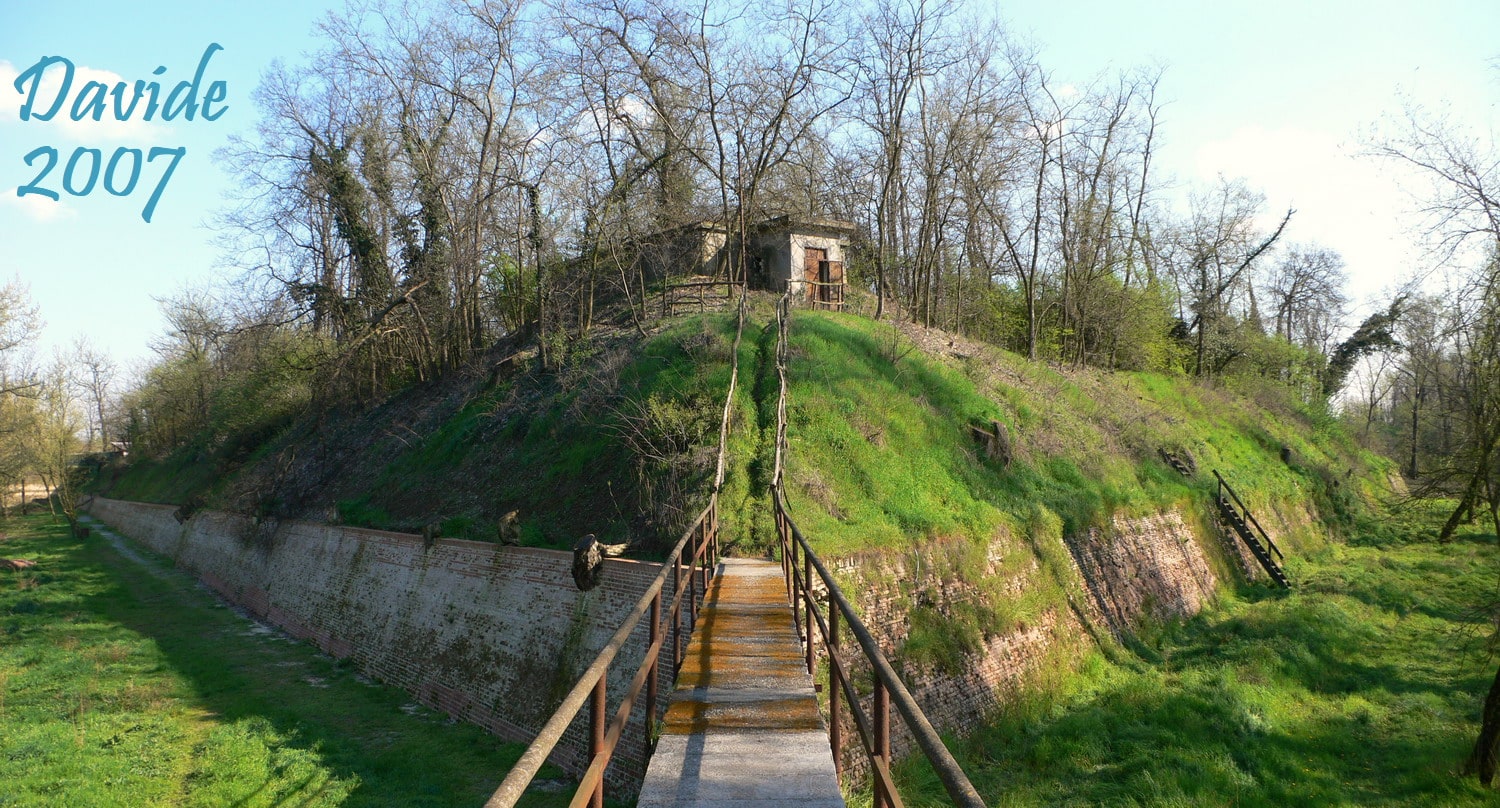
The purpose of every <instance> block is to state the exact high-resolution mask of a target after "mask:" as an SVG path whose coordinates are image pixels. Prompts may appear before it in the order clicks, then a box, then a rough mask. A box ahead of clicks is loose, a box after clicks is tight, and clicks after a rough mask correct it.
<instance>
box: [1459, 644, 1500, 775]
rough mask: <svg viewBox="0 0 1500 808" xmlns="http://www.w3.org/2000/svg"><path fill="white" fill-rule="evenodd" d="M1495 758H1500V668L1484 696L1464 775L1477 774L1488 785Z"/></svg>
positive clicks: (1492, 773) (1492, 772)
mask: <svg viewBox="0 0 1500 808" xmlns="http://www.w3.org/2000/svg"><path fill="white" fill-rule="evenodd" d="M1497 760H1500V669H1497V670H1496V671H1495V681H1494V682H1493V683H1492V684H1491V685H1490V692H1489V695H1487V696H1485V698H1484V723H1483V724H1482V725H1481V726H1480V729H1479V738H1478V739H1477V740H1475V741H1474V750H1473V751H1472V752H1470V753H1469V759H1468V760H1467V761H1466V762H1465V763H1464V771H1463V773H1464V776H1466V777H1468V776H1477V777H1478V778H1479V782H1481V783H1483V784H1484V785H1489V784H1490V782H1491V781H1493V780H1494V779H1495V766H1496V763H1497Z"/></svg>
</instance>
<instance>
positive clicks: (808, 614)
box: [771, 295, 984, 808]
mask: <svg viewBox="0 0 1500 808" xmlns="http://www.w3.org/2000/svg"><path fill="white" fill-rule="evenodd" d="M776 317H777V326H778V337H777V346H776V373H777V376H778V378H779V381H780V385H781V390H780V394H779V397H778V399H777V402H776V454H775V465H774V467H773V471H772V477H771V479H772V493H773V496H772V501H773V505H774V513H775V520H776V534H777V537H778V539H779V541H780V546H781V564H782V573H783V574H784V575H785V578H786V586H787V596H788V598H790V600H791V602H792V614H793V618H794V619H795V621H796V623H797V627H798V631H799V632H800V633H801V634H802V638H803V643H804V650H805V654H806V655H805V660H804V661H805V662H806V665H807V672H808V673H809V674H814V673H815V671H816V669H817V655H818V650H817V649H818V646H819V645H820V644H821V646H822V653H823V656H824V657H825V658H826V659H827V660H828V676H829V680H830V682H829V685H830V686H829V688H828V715H829V718H828V742H829V746H830V748H831V750H832V752H833V762H834V767H835V769H836V770H838V772H839V775H840V777H842V774H843V772H842V756H843V743H844V739H843V730H842V726H841V723H840V716H841V713H842V712H843V709H844V707H843V706H842V703H844V702H847V705H848V706H847V709H848V710H849V714H850V717H851V718H852V719H853V721H854V725H855V730H856V732H857V734H858V736H859V737H858V740H859V742H860V746H861V747H862V748H863V750H864V752H865V755H866V757H867V758H868V760H869V763H870V772H871V780H872V783H871V791H872V792H873V794H874V806H875V808H901V806H902V802H901V796H900V794H899V793H898V791H897V789H896V784H895V781H894V780H893V779H892V777H891V770H890V767H891V733H890V708H891V705H892V703H893V702H894V704H895V707H896V712H897V713H898V714H899V715H900V716H901V719H902V720H903V721H904V722H905V724H906V728H907V730H908V731H910V732H911V735H912V737H913V738H914V739H915V740H916V742H917V746H918V747H920V748H921V750H922V753H923V754H924V755H926V757H927V760H928V762H929V763H930V764H931V765H932V768H933V771H934V772H936V773H937V775H938V778H939V779H940V780H941V781H942V783H943V788H944V790H946V791H947V792H948V796H949V798H950V799H951V800H952V801H953V804H954V805H957V806H961V807H962V808H984V801H983V800H981V799H980V798H979V792H978V791H976V790H975V789H974V786H973V784H972V783H970V782H969V778H968V776H967V775H965V774H964V772H963V769H962V768H960V767H959V765H958V762H957V761H956V760H954V759H953V755H952V754H951V753H950V752H949V751H948V747H947V746H945V745H944V744H943V741H942V738H941V737H939V736H938V734H937V730H935V729H933V727H932V724H931V722H929V721H928V720H927V716H926V715H924V714H923V712H922V708H921V707H919V706H918V705H917V702H916V700H915V699H914V698H912V695H911V692H910V691H908V690H907V688H906V685H905V684H903V683H902V681H901V679H900V677H899V676H897V675H896V671H895V669H894V668H892V667H891V664H890V662H889V661H888V660H887V659H886V658H885V654H884V652H882V651H881V650H880V644H879V643H878V642H876V640H875V637H874V635H872V634H871V633H870V630H869V629H868V628H866V627H865V624H864V622H863V621H861V620H860V619H859V615H858V614H856V613H855V611H854V607H853V606H852V605H851V604H850V603H849V600H848V598H846V597H845V596H844V593H843V590H842V589H840V587H839V585H838V583H837V582H836V581H835V580H834V578H833V575H832V574H831V573H830V572H829V571H828V568H827V567H826V566H824V565H823V562H822V561H821V560H820V559H819V558H818V556H817V554H816V553H814V552H813V550H812V547H811V546H809V545H808V542H807V539H806V538H804V537H803V535H802V531H800V530H799V529H798V528H797V525H796V523H795V522H794V521H792V518H791V515H790V513H789V512H788V510H787V506H786V500H785V497H784V490H783V485H782V472H783V470H784V463H785V460H786V447H787V437H786V428H787V424H786V401H787V377H786V365H787V361H786V360H787V356H788V349H787V336H788V333H789V329H790V319H791V318H790V297H789V296H788V295H783V296H782V298H781V301H780V302H779V303H778V305H777V309H776ZM814 575H816V578H814ZM818 583H821V585H822V587H823V590H824V592H826V593H827V596H826V597H827V608H826V614H825V611H824V609H823V608H822V605H821V604H820V598H819V597H818V595H817V592H816V591H815V587H816V586H817V584H818ZM814 625H816V626H817V630H818V634H817V635H816V636H817V638H818V640H820V641H821V642H817V641H815V640H814V636H815V635H814V634H813V627H814ZM841 625H845V626H848V629H849V631H850V632H852V633H853V634H854V638H855V641H856V643H857V645H858V647H859V649H860V651H861V652H862V653H863V655H864V657H865V660H866V661H867V662H868V663H869V665H870V669H871V671H872V672H873V674H874V676H873V679H874V694H873V699H872V704H871V707H872V710H871V711H870V712H868V713H867V712H866V711H865V709H864V707H863V705H862V704H861V701H860V694H859V692H858V690H857V689H856V688H855V686H854V682H853V680H852V677H851V676H850V671H849V669H848V665H847V662H846V660H845V658H844V656H843V654H842V652H841V650H840V648H839V634H840V626H841Z"/></svg>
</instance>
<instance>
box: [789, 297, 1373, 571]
mask: <svg viewBox="0 0 1500 808" xmlns="http://www.w3.org/2000/svg"><path fill="white" fill-rule="evenodd" d="M914 339H918V340H924V341H926V342H931V343H935V344H936V345H939V346H941V347H940V349H939V350H940V351H941V352H940V353H929V352H928V351H924V350H922V349H921V347H920V346H919V345H918V344H916V343H914V341H913V340H914ZM949 339H950V338H949V337H947V336H945V335H934V334H930V333H929V334H922V333H920V332H909V331H898V330H897V329H895V328H893V327H892V326H890V325H885V324H880V323H876V322H873V321H871V320H868V319H864V318H860V317H855V316H850V315H840V314H832V313H826V312H798V313H797V315H796V317H795V319H794V321H793V326H792V330H791V340H792V351H793V361H792V364H791V378H790V381H791V391H790V400H791V409H790V412H789V418H790V426H789V434H790V441H791V444H792V446H791V462H790V467H789V485H788V488H789V494H790V496H791V500H792V503H793V506H794V507H795V508H796V510H797V518H798V520H799V524H800V525H801V527H802V528H803V532H804V533H805V534H807V535H808V536H810V537H813V538H814V540H815V541H817V542H819V543H820V544H821V546H823V547H824V548H825V549H826V551H827V552H829V553H831V554H841V553H845V552H849V551H854V550H860V549H866V548H871V547H876V548H878V547H890V548H899V547H901V546H903V545H906V544H908V543H910V542H912V541H914V540H915V541H922V540H930V539H943V538H958V537H964V538H970V539H989V538H993V537H994V536H995V535H996V534H997V533H999V534H1006V533H1010V534H1019V533H1024V532H1025V529H1026V526H1027V525H1028V524H1033V523H1035V522H1036V521H1037V519H1038V515H1039V512H1041V515H1042V516H1043V517H1045V518H1044V519H1043V521H1047V520H1049V519H1050V518H1051V517H1055V518H1056V519H1057V520H1058V521H1060V523H1061V528H1062V530H1063V531H1064V532H1066V533H1069V534H1072V533H1075V532H1078V531H1081V530H1083V529H1085V528H1087V527H1089V526H1092V525H1103V524H1106V523H1107V522H1108V520H1109V518H1110V517H1111V515H1113V514H1115V513H1124V514H1129V515H1134V514H1141V513H1148V512H1153V511H1156V510H1160V509H1162V508H1168V507H1174V506H1186V507H1188V508H1189V509H1200V508H1201V507H1202V506H1204V504H1205V503H1207V502H1208V501H1209V498H1210V495H1211V493H1212V491H1213V489H1214V479H1213V477H1212V475H1211V474H1210V469H1215V468H1217V469H1219V470H1220V471H1222V472H1223V473H1224V474H1225V476H1226V477H1228V478H1229V479H1230V481H1231V482H1232V483H1233V484H1234V485H1235V487H1236V489H1237V491H1238V492H1239V493H1240V495H1241V496H1242V497H1244V498H1245V499H1246V500H1247V501H1248V502H1249V504H1250V505H1251V507H1252V508H1254V509H1255V510H1256V512H1257V514H1258V515H1259V516H1260V517H1261V520H1262V521H1263V522H1266V523H1267V525H1268V526H1270V525H1271V524H1272V523H1273V522H1272V520H1269V519H1267V517H1268V516H1277V517H1278V518H1277V519H1276V520H1275V523H1276V524H1278V525H1280V526H1281V527H1282V528H1283V531H1282V532H1283V533H1284V534H1285V535H1284V537H1283V536H1278V537H1277V539H1278V541H1282V540H1283V538H1284V539H1285V543H1286V544H1287V545H1289V546H1290V547H1291V548H1292V549H1294V550H1299V551H1302V550H1312V549H1315V548H1316V547H1318V546H1320V545H1321V544H1322V542H1323V541H1324V540H1325V538H1326V532H1325V530H1324V529H1323V527H1324V526H1331V527H1333V528H1334V529H1347V528H1348V527H1349V526H1351V525H1352V524H1353V521H1354V520H1355V519H1356V518H1359V517H1360V515H1361V514H1363V513H1364V512H1365V507H1364V506H1365V502H1364V500H1365V499H1366V498H1368V496H1369V495H1371V494H1373V493H1374V490H1375V489H1376V488H1377V487H1378V486H1379V485H1380V484H1381V483H1382V481H1383V478H1384V475H1385V473H1386V471H1387V470H1388V469H1389V468H1390V464H1389V463H1388V462H1387V461H1385V460H1383V459H1380V458H1377V457H1375V456H1373V455H1371V454H1369V453H1367V452H1364V451H1362V450H1360V449H1359V448H1357V447H1356V446H1355V445H1354V443H1353V442H1352V441H1351V440H1350V439H1349V438H1348V436H1347V435H1345V434H1344V433H1343V431H1342V429H1341V428H1340V427H1339V425H1338V422H1337V421H1336V420H1335V419H1334V418H1332V417H1330V416H1328V415H1327V414H1325V413H1322V412H1319V411H1318V410H1317V409H1315V408H1311V407H1305V406H1301V405H1299V404H1298V403H1296V402H1293V401H1290V400H1288V399H1287V398H1286V397H1284V396H1282V395H1280V394H1279V393H1278V392H1277V391H1275V390H1274V389H1273V388H1270V387H1269V386H1265V387H1264V389H1261V386H1256V388H1255V389H1256V390H1257V392H1256V393H1255V394H1254V395H1253V396H1247V395H1243V394H1241V393H1239V392H1237V390H1236V389H1235V388H1234V387H1233V386H1227V385H1222V384H1221V385H1215V386H1205V385H1203V384H1200V383H1197V382H1195V381H1194V380H1191V379H1186V378H1180V377H1167V376H1160V375H1152V374H1136V373H1098V372H1092V371H1083V372H1077V373H1063V372H1059V371H1057V370H1054V369H1051V368H1049V367H1047V366H1045V365H1041V364H1034V363H1030V362H1027V361H1025V360H1024V359H1022V358H1020V357H1018V356H1016V355H1014V354H1010V353H1007V352H1005V351H1001V350H998V349H994V348H989V347H984V346H980V345H977V344H972V343H963V342H962V341H957V347H954V348H949V347H947V345H946V343H947V342H948V340H949ZM997 420H998V421H1000V422H1001V423H1003V424H1005V425H1006V428H1007V432H1008V433H1009V435H1010V437H1011V439H1012V442H1013V444H1014V448H1015V452H1014V454H1015V459H1014V460H1013V462H1011V463H1010V464H1009V465H1008V466H1005V465H1002V464H1000V463H998V462H996V461H992V460H987V459H985V458H984V455H983V451H982V447H981V446H980V444H979V443H977V442H976V440H975V439H974V437H973V435H972V433H971V432H970V429H969V427H970V426H981V427H983V426H987V425H988V424H989V422H991V421H997ZM1283 447H1286V448H1288V449H1289V450H1290V458H1289V460H1288V461H1284V460H1283V459H1282V449H1283ZM1160 449H1166V450H1169V451H1174V452H1182V451H1183V450H1187V451H1188V452H1190V453H1191V454H1192V456H1193V457H1194V458H1196V461H1197V465H1198V474H1196V475H1195V476H1193V477H1191V478H1184V477H1183V476H1181V475H1179V474H1178V473H1177V472H1175V471H1173V470H1172V469H1171V468H1170V467H1168V466H1167V464H1166V462H1165V461H1164V460H1163V459H1162V458H1161V457H1160V455H1159V454H1158V450H1160ZM1310 510H1311V513H1310V512H1309V511H1310ZM1309 516H1316V517H1317V518H1318V520H1319V522H1321V524H1314V523H1312V522H1310V521H1309V519H1308V517H1309Z"/></svg>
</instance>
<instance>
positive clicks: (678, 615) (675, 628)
mask: <svg viewBox="0 0 1500 808" xmlns="http://www.w3.org/2000/svg"><path fill="white" fill-rule="evenodd" d="M681 591H682V554H681V553H678V554H677V558H676V559H674V560H673V562H672V672H673V673H676V672H677V669H678V668H681V667H682V601H680V600H678V599H677V593H678V592H681Z"/></svg>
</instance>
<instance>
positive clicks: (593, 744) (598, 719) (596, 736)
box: [589, 671, 609, 808]
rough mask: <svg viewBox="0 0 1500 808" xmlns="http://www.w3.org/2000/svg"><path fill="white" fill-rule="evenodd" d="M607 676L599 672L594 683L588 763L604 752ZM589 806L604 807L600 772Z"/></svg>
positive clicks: (606, 673) (591, 807)
mask: <svg viewBox="0 0 1500 808" xmlns="http://www.w3.org/2000/svg"><path fill="white" fill-rule="evenodd" d="M608 678H609V674H608V671H606V672H605V673H603V674H600V676H599V681H598V682H597V683H596V684H595V685H594V697H593V699H592V703H591V704H590V709H589V764H590V765H593V762H594V761H595V760H597V759H598V758H599V756H600V755H602V754H604V706H605V701H606V699H605V692H604V688H605V684H604V682H605V680H606V679H608ZM589 806H590V808H604V776H603V773H602V772H601V773H600V777H599V782H597V783H595V784H594V793H593V796H591V797H590V798H589Z"/></svg>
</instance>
